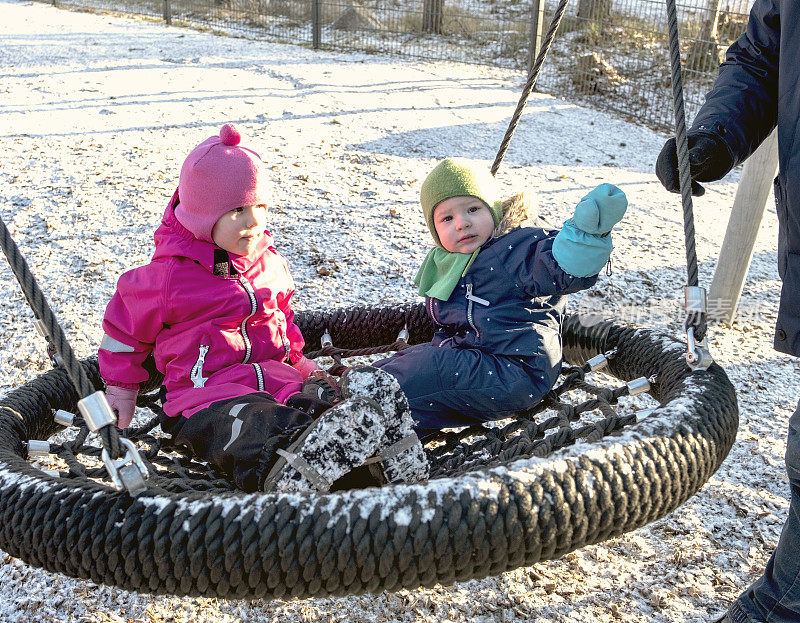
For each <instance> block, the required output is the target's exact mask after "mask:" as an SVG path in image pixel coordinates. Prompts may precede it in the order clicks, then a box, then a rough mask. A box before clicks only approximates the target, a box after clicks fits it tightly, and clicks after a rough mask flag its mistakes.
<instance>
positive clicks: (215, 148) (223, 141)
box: [175, 123, 270, 243]
mask: <svg viewBox="0 0 800 623" xmlns="http://www.w3.org/2000/svg"><path fill="white" fill-rule="evenodd" d="M241 140H242V136H241V134H240V133H239V130H237V129H236V128H235V127H234V126H233V125H231V124H229V123H226V124H225V125H223V126H222V128H221V129H220V131H219V135H218V136H211V137H209V138H207V139H206V140H205V141H203V142H202V143H200V144H199V145H198V146H197V147H195V148H194V149H193V150H192V152H191V153H190V154H189V155H188V156H187V158H186V160H185V161H184V163H183V166H182V167H181V175H180V181H179V182H178V205H177V206H175V217H176V218H177V219H178V221H179V222H180V224H181V225H183V226H184V227H185V228H186V229H188V230H189V231H190V232H192V233H193V234H194V235H195V237H196V238H197V239H198V240H204V241H206V242H212V243H213V240H212V238H211V231H212V230H213V229H214V225H215V224H216V222H217V221H218V220H219V217H220V216H222V215H223V214H225V213H226V212H230V211H231V210H234V209H236V208H239V207H242V206H249V205H260V204H266V203H269V200H268V198H269V194H270V188H269V182H268V179H267V175H266V172H265V171H264V162H263V161H262V160H261V157H260V156H259V155H258V154H257V153H256V152H254V151H253V150H251V149H248V148H247V147H242V146H241V145H240V144H239V143H240V142H241Z"/></svg>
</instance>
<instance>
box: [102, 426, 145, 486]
mask: <svg viewBox="0 0 800 623" xmlns="http://www.w3.org/2000/svg"><path fill="white" fill-rule="evenodd" d="M120 441H121V442H122V445H124V446H125V447H126V448H127V449H128V451H127V452H126V453H125V456H123V457H122V458H121V459H117V460H116V461H115V460H114V459H112V458H111V456H110V455H109V454H108V450H106V449H105V448H103V453H102V454H101V457H102V458H103V463H105V465H106V470H108V475H109V476H111V482H113V483H114V487H115V488H116V489H119V490H120V491H121V490H122V489H127V491H128V493H130V494H131V495H136V494H138V493H141V492H142V491H144V490H145V489H146V487H145V484H144V481H145V480H146V479H147V477H148V475H149V474H148V473H147V465H145V464H144V461H143V460H142V457H141V455H140V454H139V451H138V450H137V449H136V446H135V445H134V444H133V442H132V441H131V440H130V439H125V438H124V437H121V438H120Z"/></svg>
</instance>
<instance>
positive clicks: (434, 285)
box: [414, 247, 480, 301]
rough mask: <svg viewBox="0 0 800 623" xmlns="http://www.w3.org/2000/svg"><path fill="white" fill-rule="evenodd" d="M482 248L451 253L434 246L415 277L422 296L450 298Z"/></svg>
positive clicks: (440, 298) (415, 282)
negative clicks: (468, 251)
mask: <svg viewBox="0 0 800 623" xmlns="http://www.w3.org/2000/svg"><path fill="white" fill-rule="evenodd" d="M479 251H480V249H475V251H473V252H472V253H470V254H467V253H451V252H450V251H446V250H444V249H443V248H441V247H434V248H433V249H431V250H430V251H428V255H427V256H426V257H425V260H424V261H423V262H422V266H420V267H419V270H418V271H417V276H416V277H414V284H415V285H417V286H419V290H418V292H419V294H420V295H421V296H430V297H432V298H435V299H439V300H440V301H446V300H447V299H449V298H450V295H451V294H452V293H453V290H455V289H456V284H458V280H459V279H461V277H463V276H464V274H465V273H466V272H467V270H469V267H470V266H472V262H474V261H475V258H476V257H478V252H479Z"/></svg>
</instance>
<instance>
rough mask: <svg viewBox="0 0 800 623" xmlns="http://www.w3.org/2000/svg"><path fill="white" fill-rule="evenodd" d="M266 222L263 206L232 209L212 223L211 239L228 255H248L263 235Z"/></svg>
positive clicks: (265, 210)
mask: <svg viewBox="0 0 800 623" xmlns="http://www.w3.org/2000/svg"><path fill="white" fill-rule="evenodd" d="M266 221H267V206H265V205H257V206H242V207H241V208H234V209H233V210H231V211H230V212H226V213H225V214H223V215H222V216H220V217H219V219H217V222H216V223H214V228H213V229H212V230H211V239H212V240H213V241H214V244H216V245H217V246H218V247H219V248H221V249H225V250H226V251H227V252H228V253H233V254H235V255H250V253H252V252H253V250H255V248H256V246H257V245H258V242H259V241H260V240H261V237H262V236H263V235H264V228H265V226H266Z"/></svg>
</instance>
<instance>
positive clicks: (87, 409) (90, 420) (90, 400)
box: [78, 391, 117, 433]
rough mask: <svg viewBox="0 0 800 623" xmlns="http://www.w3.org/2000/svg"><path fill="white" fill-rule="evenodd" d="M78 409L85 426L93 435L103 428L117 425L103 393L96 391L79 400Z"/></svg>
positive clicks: (114, 415) (115, 417)
mask: <svg viewBox="0 0 800 623" xmlns="http://www.w3.org/2000/svg"><path fill="white" fill-rule="evenodd" d="M78 409H80V412H81V415H82V416H83V420H84V421H85V422H86V426H88V427H89V430H90V431H92V432H93V433H96V432H97V431H99V430H100V429H101V428H103V427H104V426H108V425H109V424H116V423H117V416H116V414H115V413H114V411H112V410H111V407H110V406H109V404H108V401H107V400H106V395H105V394H104V393H103V392H100V391H97V392H95V393H93V394H89V395H88V396H86V398H83V399H81V400H79V401H78Z"/></svg>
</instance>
